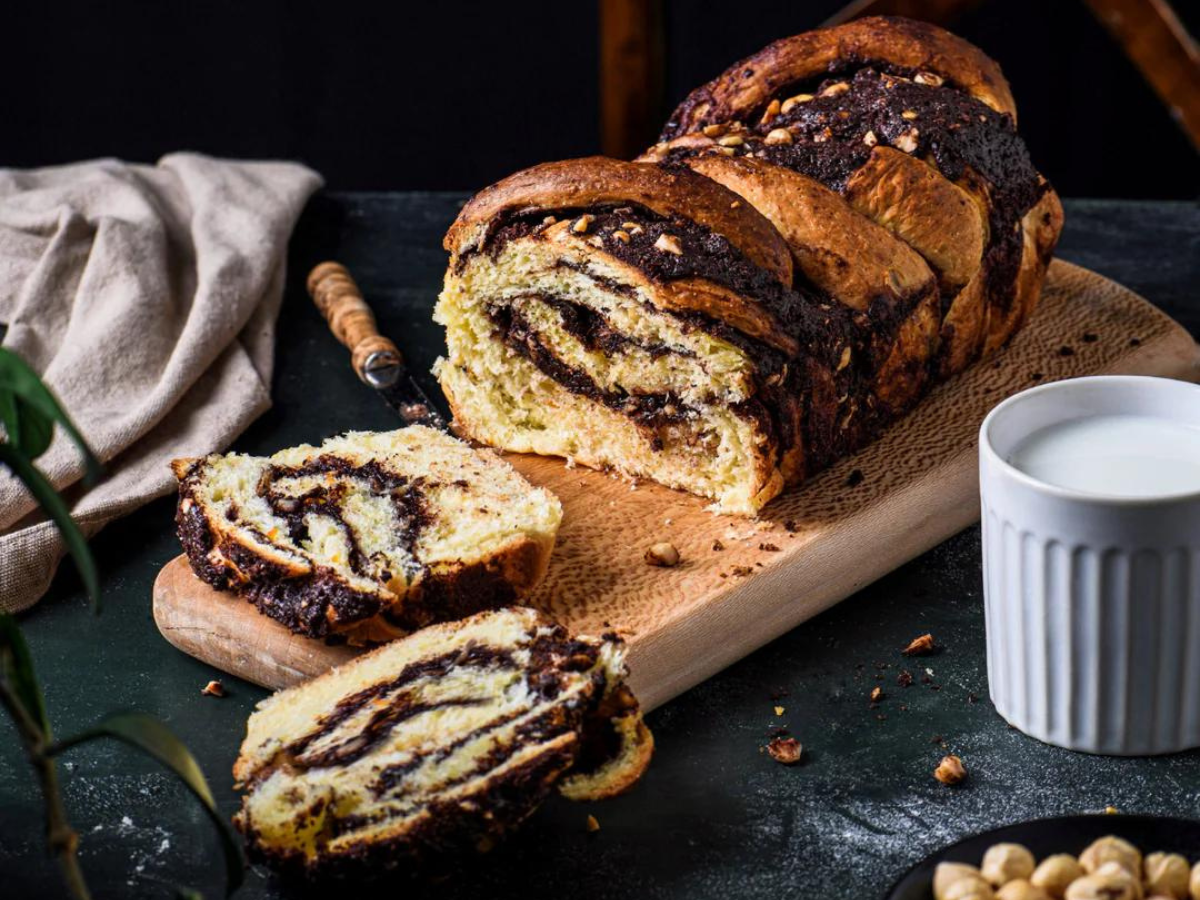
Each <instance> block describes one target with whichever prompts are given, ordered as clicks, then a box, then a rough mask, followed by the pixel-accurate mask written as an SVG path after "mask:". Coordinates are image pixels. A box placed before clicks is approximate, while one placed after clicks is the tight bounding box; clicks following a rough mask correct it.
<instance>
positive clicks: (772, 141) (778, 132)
mask: <svg viewBox="0 0 1200 900" xmlns="http://www.w3.org/2000/svg"><path fill="white" fill-rule="evenodd" d="M791 142H792V133H791V132H790V131H788V130H787V129H786V128H772V129H771V130H770V131H768V132H767V136H766V137H765V138H763V143H764V144H769V145H771V146H774V145H776V144H790V143H791Z"/></svg>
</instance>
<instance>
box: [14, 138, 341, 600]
mask: <svg viewBox="0 0 1200 900" xmlns="http://www.w3.org/2000/svg"><path fill="white" fill-rule="evenodd" d="M319 186H320V179H319V178H318V176H317V175H316V173H314V172H312V171H310V170H309V169H306V168H304V167H303V166H300V165H295V164H291V163H275V162H230V161H224V160H217V159H212V158H208V157H204V156H199V155H195V154H175V155H172V156H167V157H164V158H163V159H162V160H160V161H159V163H158V165H156V166H145V165H129V164H125V163H120V162H116V161H110V160H101V161H96V162H87V163H80V164H76V165H68V166H59V167H54V168H46V169H39V170H26V171H16V170H0V323H4V324H6V325H7V326H8V331H7V333H6V334H5V336H4V340H3V346H5V347H7V348H9V349H11V350H14V351H16V352H17V353H18V354H20V355H21V356H22V357H23V358H24V359H25V361H26V362H28V363H29V364H30V365H31V366H33V368H34V369H35V370H36V371H37V372H39V373H40V374H41V376H42V378H43V380H45V382H46V383H47V384H48V385H49V386H50V388H51V390H53V391H54V393H55V394H56V395H57V396H58V398H59V400H60V402H61V403H62V404H63V406H64V407H65V409H66V410H67V412H68V413H69V414H70V416H71V417H72V418H73V419H74V420H75V423H76V424H77V425H78V426H79V429H80V431H82V433H83V435H84V437H85V438H86V439H87V441H88V444H89V445H90V446H91V448H92V450H93V451H94V452H95V453H96V455H97V456H98V457H99V458H100V459H101V460H102V461H103V462H104V463H105V469H106V473H105V477H104V479H103V480H102V481H101V482H100V483H99V484H98V485H97V486H95V487H93V488H92V489H91V490H90V491H88V492H86V493H80V492H79V491H78V488H76V489H74V490H71V489H70V488H71V485H74V484H75V483H76V482H77V481H79V479H80V478H81V477H82V474H83V469H82V466H81V465H80V462H79V457H78V454H77V453H76V451H75V448H74V446H73V445H72V444H71V443H70V441H69V440H67V439H66V438H65V437H64V436H63V435H62V433H61V429H60V430H59V433H58V434H57V435H56V436H55V439H54V442H53V444H52V445H51V447H50V449H49V450H48V451H47V452H46V453H45V454H44V455H43V456H41V457H40V458H39V459H38V460H37V465H38V467H39V468H40V469H41V470H42V471H43V472H44V473H45V474H46V476H47V477H48V478H49V479H50V480H51V481H52V482H53V483H54V485H55V486H56V487H57V488H58V489H59V490H60V491H65V492H66V494H67V497H68V500H69V501H71V502H72V514H73V515H74V517H75V520H76V521H77V522H78V523H79V524H80V526H81V527H82V528H83V530H84V532H85V533H86V534H89V535H91V534H94V533H95V532H96V531H98V530H99V529H100V528H102V527H103V526H104V525H105V524H107V523H108V522H110V521H112V520H113V519H115V518H117V517H118V516H122V515H125V514H126V513H128V512H130V511H132V510H133V509H135V508H136V507H138V506H139V505H141V504H143V503H145V502H146V501H147V500H150V499H151V498H153V497H157V496H159V495H161V494H164V493H166V492H167V491H169V490H171V488H172V486H173V484H174V478H173V476H172V475H171V473H170V470H169V469H168V463H169V461H170V460H171V459H173V458H175V457H178V456H195V455H201V454H205V453H211V452H214V451H216V450H220V449H222V448H224V447H225V446H227V445H228V444H229V442H230V441H232V440H233V438H234V437H236V436H237V435H238V434H239V433H240V432H241V431H242V430H243V429H244V428H245V427H246V426H247V425H248V424H249V423H250V422H251V421H252V420H253V419H254V418H255V417H256V416H258V415H259V414H260V413H262V412H263V411H264V410H265V409H266V408H267V407H268V406H269V405H270V385H271V365H272V361H273V356H274V337H275V334H274V332H275V319H276V317H277V315H278V313H279V306H280V302H281V300H282V295H283V277H284V262H285V257H286V249H287V242H288V237H289V236H290V234H291V231H292V228H293V226H294V225H295V223H296V219H297V217H298V216H299V214H300V211H301V209H302V208H303V207H304V204H305V202H306V201H307V199H308V198H309V196H310V195H311V194H312V193H313V191H315V190H316V189H317V188H318V187H319ZM163 527H164V528H167V527H169V524H168V523H166V522H164V523H163ZM64 552H65V551H64V548H63V545H62V542H61V541H60V539H59V537H58V532H57V530H56V529H55V528H54V526H53V525H52V524H51V523H49V522H47V521H46V520H45V519H44V518H43V517H42V516H41V514H40V512H39V511H37V509H36V506H35V504H34V502H33V499H32V498H31V497H30V496H29V494H28V493H27V492H26V491H25V490H24V489H23V488H22V487H21V485H20V483H19V482H17V481H16V480H15V479H14V478H13V477H12V476H11V475H10V474H9V473H7V472H3V471H0V610H4V611H10V612H12V611H17V610H21V609H24V608H26V607H28V606H30V605H32V604H33V603H34V602H36V600H37V599H38V598H39V597H40V596H41V595H42V594H43V593H44V592H45V590H46V588H47V586H48V585H49V583H50V579H51V577H52V576H53V574H54V571H55V569H56V568H57V566H58V563H59V561H60V560H61V559H62V557H63V555H64Z"/></svg>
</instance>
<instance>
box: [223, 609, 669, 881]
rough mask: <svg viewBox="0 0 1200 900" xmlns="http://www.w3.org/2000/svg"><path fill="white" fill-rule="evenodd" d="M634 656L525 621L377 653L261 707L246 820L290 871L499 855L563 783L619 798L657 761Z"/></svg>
mask: <svg viewBox="0 0 1200 900" xmlns="http://www.w3.org/2000/svg"><path fill="white" fill-rule="evenodd" d="M624 656H625V648H624V645H623V643H622V642H621V641H620V640H619V639H618V638H616V637H615V636H613V635H607V636H605V637H601V638H594V637H583V636H577V637H573V636H571V635H570V634H568V632H567V631H566V629H564V628H563V627H562V626H559V625H554V624H551V623H549V622H547V621H545V620H544V619H541V618H540V617H539V615H538V614H537V613H536V612H534V611H532V610H529V609H506V610H499V611H495V612H484V613H479V614H477V615H475V616H472V617H470V618H468V619H465V620H463V621H461V622H455V623H450V624H443V625H435V626H432V627H429V628H426V629H424V630H422V631H419V632H417V633H415V634H412V635H409V636H408V637H406V638H403V639H401V640H398V641H394V642H392V643H390V644H387V645H386V646H383V647H380V648H377V649H375V650H373V651H371V652H369V653H366V654H364V655H363V656H360V657H358V658H356V659H354V660H353V661H351V662H350V663H347V664H346V665H344V666H341V667H340V668H338V669H334V670H333V671H331V672H329V673H327V674H325V675H322V676H320V677H318V678H315V679H313V680H312V681H309V682H306V683H305V684H302V685H299V686H297V687H294V688H290V689H288V690H286V691H282V692H280V693H278V694H275V695H274V696H272V697H269V698H268V699H267V700H265V701H263V702H262V703H261V704H259V707H258V710H257V711H256V712H255V713H254V714H253V715H252V716H251V717H250V721H249V723H248V725H247V732H246V739H245V741H244V742H243V744H242V748H241V754H240V755H239V756H238V759H237V762H236V764H235V765H234V770H233V772H234V777H235V778H236V779H237V781H238V785H239V787H240V788H241V789H242V790H243V791H244V797H243V801H242V808H241V811H240V812H239V813H238V815H237V816H236V818H235V822H236V824H237V826H238V828H239V829H240V830H241V831H242V833H243V834H244V835H245V836H246V839H247V841H248V843H249V846H250V849H251V853H252V855H254V856H255V857H257V858H259V859H262V860H264V861H266V862H269V863H271V864H273V865H276V866H278V867H280V868H282V869H284V870H288V871H293V872H301V873H304V874H307V875H310V876H321V875H331V874H332V875H345V876H361V875H364V874H376V875H378V874H381V873H383V872H385V871H387V870H389V869H393V868H403V869H409V870H413V871H420V870H425V869H427V868H429V867H430V864H433V863H437V862H439V861H440V862H441V863H445V861H446V860H447V859H449V858H453V857H454V855H455V854H456V853H461V852H463V851H465V852H474V851H483V850H486V849H488V848H489V847H490V846H491V845H492V844H493V843H494V841H495V839H497V838H498V837H500V836H501V835H502V834H503V833H505V832H506V831H508V830H510V829H511V828H512V827H513V826H515V825H517V824H518V823H519V822H521V821H522V820H523V819H525V818H526V817H527V816H528V815H529V814H530V813H532V812H533V811H534V810H535V809H536V808H537V806H538V805H539V804H540V803H541V801H542V800H543V799H544V798H545V797H546V796H547V795H548V794H549V793H550V791H551V790H552V789H553V788H554V787H555V786H557V787H558V789H559V790H560V791H561V792H562V793H563V794H565V795H567V796H568V797H571V798H572V799H577V800H592V799H599V798H602V797H609V796H613V795H615V794H618V793H620V792H622V791H624V790H626V789H627V788H629V787H630V786H632V785H633V783H634V782H636V781H637V779H638V778H639V777H640V776H641V774H642V772H643V771H644V770H645V768H646V766H647V765H648V764H649V761H650V756H651V754H652V751H653V739H652V738H651V736H650V732H649V731H648V730H647V729H646V727H645V725H644V724H643V723H642V718H641V713H640V711H639V709H638V704H637V700H636V699H635V698H634V697H633V695H632V693H631V692H630V691H629V689H628V688H627V687H626V686H625V685H624V683H623V680H624V678H625V675H626V668H625V664H624Z"/></svg>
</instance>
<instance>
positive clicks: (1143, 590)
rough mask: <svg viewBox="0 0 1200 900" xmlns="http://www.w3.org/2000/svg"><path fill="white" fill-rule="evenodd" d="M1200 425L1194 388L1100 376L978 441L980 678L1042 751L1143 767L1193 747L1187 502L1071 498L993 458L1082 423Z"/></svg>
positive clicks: (1199, 608)
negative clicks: (984, 664) (1108, 418)
mask: <svg viewBox="0 0 1200 900" xmlns="http://www.w3.org/2000/svg"><path fill="white" fill-rule="evenodd" d="M1127 414H1132V415H1149V416H1161V417H1163V418H1167V419H1171V420H1173V421H1176V422H1189V423H1195V424H1196V425H1200V386H1197V385H1194V384H1190V383H1187V382H1181V381H1172V380H1170V379H1165V378H1144V377H1135V376H1100V377H1095V378H1077V379H1072V380H1068V381H1058V382H1054V383H1051V384H1046V385H1042V386H1040V387H1035V388H1032V389H1030V390H1027V391H1024V392H1022V393H1020V394H1017V395H1015V396H1013V397H1010V398H1009V399H1007V400H1005V401H1004V402H1002V403H1000V404H999V405H998V406H996V407H995V409H993V410H992V411H991V413H989V414H988V416H987V418H986V419H985V420H984V422H983V426H982V427H981V429H980V433H979V465H980V496H981V500H982V507H983V510H982V515H983V577H984V597H985V607H986V618H987V655H988V681H989V684H990V689H991V698H992V702H993V703H994V704H995V706H996V710H997V711H998V712H999V713H1000V715H1002V716H1003V717H1004V718H1005V719H1007V720H1008V722H1009V723H1010V724H1012V725H1013V726H1015V727H1016V728H1019V729H1020V730H1021V731H1023V732H1025V733H1026V734H1028V735H1030V736H1032V737H1035V738H1038V739H1039V740H1042V741H1045V742H1047V743H1050V744H1056V745H1058V746H1060V747H1067V748H1070V749H1072V750H1082V751H1085V752H1088V753H1105V754H1117V755H1143V754H1154V753H1173V752H1176V751H1179V750H1186V749H1189V748H1193V747H1200V492H1193V493H1185V494H1174V495H1168V496H1160V497H1154V498H1147V499H1142V498H1130V497H1120V496H1106V495H1102V494H1094V493H1082V492H1080V491H1076V490H1070V489H1067V488H1061V487H1056V486H1054V485H1050V484H1047V483H1045V482H1043V481H1039V480H1037V479H1035V478H1032V477H1031V476H1029V475H1027V474H1025V473H1024V472H1022V471H1020V470H1018V469H1017V468H1015V467H1014V466H1012V465H1011V464H1010V463H1009V462H1008V461H1007V460H1008V458H1009V456H1010V454H1011V453H1012V451H1013V449H1014V448H1015V446H1016V445H1017V444H1018V442H1020V441H1021V440H1022V439H1023V438H1025V437H1027V436H1028V435H1030V434H1031V433H1032V432H1034V431H1036V430H1038V429H1040V428H1044V427H1046V426H1049V425H1053V424H1055V423H1057V422H1062V421H1066V420H1071V419H1075V418H1079V417H1083V416H1093V415H1127Z"/></svg>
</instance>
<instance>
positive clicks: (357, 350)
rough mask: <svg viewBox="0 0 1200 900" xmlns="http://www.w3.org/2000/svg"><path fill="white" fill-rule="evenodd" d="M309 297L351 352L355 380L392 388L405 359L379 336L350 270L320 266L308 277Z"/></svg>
mask: <svg viewBox="0 0 1200 900" xmlns="http://www.w3.org/2000/svg"><path fill="white" fill-rule="evenodd" d="M308 293H309V295H310V296H311V297H312V299H313V303H315V304H316V305H317V309H319V310H320V311H321V315H323V316H324V317H325V321H326V323H328V325H329V330H330V331H332V332H333V336H334V337H336V338H337V339H338V340H339V341H341V342H342V344H343V345H345V346H346V348H347V349H348V350H349V351H350V364H351V365H352V366H353V367H354V371H355V372H356V373H358V377H359V378H361V379H362V380H363V381H365V382H366V383H367V384H369V385H371V386H372V387H387V386H388V385H391V384H394V383H395V382H396V379H397V378H398V377H399V375H400V368H401V366H402V365H403V364H404V358H403V357H402V356H401V355H400V350H399V349H398V348H397V347H396V345H395V344H394V343H392V342H391V341H390V340H389V339H388V338H386V337H384V336H383V335H382V334H380V333H379V328H378V327H377V326H376V324H375V314H374V313H373V312H372V311H371V307H370V306H369V305H367V301H366V300H364V299H363V295H362V291H360V290H359V289H358V285H357V284H355V283H354V279H353V278H352V277H351V276H350V272H349V270H348V269H347V268H346V267H345V266H343V265H342V264H341V263H337V262H323V263H320V264H319V265H317V266H315V267H314V268H313V270H312V271H311V272H309V273H308Z"/></svg>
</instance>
